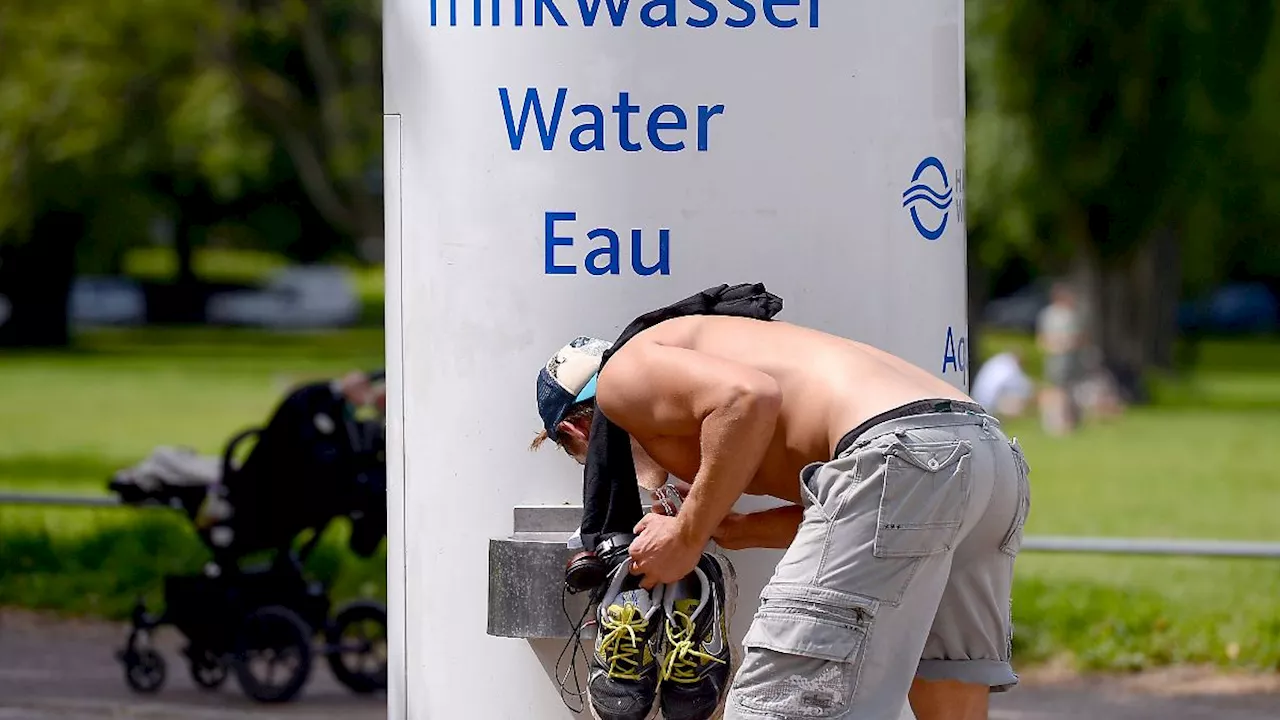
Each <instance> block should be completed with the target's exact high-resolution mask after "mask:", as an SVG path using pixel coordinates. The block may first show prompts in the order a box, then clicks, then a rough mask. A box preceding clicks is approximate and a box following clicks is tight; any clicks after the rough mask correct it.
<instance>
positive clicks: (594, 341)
mask: <svg viewBox="0 0 1280 720" xmlns="http://www.w3.org/2000/svg"><path fill="white" fill-rule="evenodd" d="M610 347H613V343H611V342H609V341H608V340H601V339H599V338H593V337H587V336H581V337H577V338H574V339H573V340H571V341H570V342H569V344H568V345H565V346H564V347H562V348H560V349H559V350H557V351H556V354H555V355H552V356H551V359H550V360H548V361H547V364H546V366H545V367H543V368H542V369H541V370H539V371H538V414H539V415H540V416H542V427H543V428H544V429H545V430H546V431H547V435H548V436H550V437H551V438H553V439H554V438H555V436H556V425H558V424H559V423H560V421H561V420H563V419H564V416H565V413H567V412H568V411H569V408H570V407H572V406H573V405H575V404H576V403H579V402H582V401H583V400H590V399H591V398H593V397H595V395H596V375H597V374H598V373H599V372H600V364H601V362H602V361H603V360H604V354H605V352H606V351H608V350H609V348H610Z"/></svg>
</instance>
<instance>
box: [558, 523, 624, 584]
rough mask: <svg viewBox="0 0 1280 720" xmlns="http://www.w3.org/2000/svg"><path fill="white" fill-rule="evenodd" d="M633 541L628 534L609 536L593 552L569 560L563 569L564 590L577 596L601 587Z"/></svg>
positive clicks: (588, 551) (577, 555)
mask: <svg viewBox="0 0 1280 720" xmlns="http://www.w3.org/2000/svg"><path fill="white" fill-rule="evenodd" d="M635 539H636V538H635V535H631V534H630V533H617V534H616V535H610V536H609V537H607V538H605V539H604V540H601V541H600V542H599V543H598V544H596V547H595V549H594V550H583V551H581V552H579V553H577V554H576V555H574V556H573V557H571V558H569V562H568V564H567V565H565V569H564V585H565V589H567V590H568V591H569V592H570V593H571V594H573V595H577V594H578V593H582V592H586V591H588V590H592V589H595V588H598V587H600V586H601V585H603V584H604V582H605V580H607V579H608V577H609V572H610V571H611V570H612V569H613V568H615V567H617V566H618V564H619V563H620V562H621V560H622V557H623V556H624V555H625V554H626V552H627V548H628V547H630V546H631V541H632V540H635Z"/></svg>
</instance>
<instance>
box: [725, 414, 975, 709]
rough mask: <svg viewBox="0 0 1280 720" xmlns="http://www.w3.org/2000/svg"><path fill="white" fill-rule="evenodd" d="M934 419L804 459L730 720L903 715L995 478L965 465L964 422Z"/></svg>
mask: <svg viewBox="0 0 1280 720" xmlns="http://www.w3.org/2000/svg"><path fill="white" fill-rule="evenodd" d="M939 417H940V418H943V417H951V418H952V419H951V422H952V427H942V428H932V429H925V430H911V431H906V432H903V433H901V434H893V433H889V434H886V435H882V436H880V437H878V438H876V439H874V440H872V441H871V442H869V443H867V444H865V445H855V446H854V448H853V449H851V450H850V451H849V452H848V453H846V454H845V455H844V456H842V457H841V458H838V459H836V460H834V461H832V462H829V463H826V464H822V465H813V466H810V467H809V468H806V470H805V473H804V475H803V477H802V482H801V489H802V491H803V493H804V496H805V519H804V522H803V523H802V524H801V527H800V530H799V533H798V534H797V536H796V540H795V542H793V543H792V545H791V547H790V549H788V551H787V553H786V554H785V555H784V557H783V558H782V560H781V561H780V562H779V564H778V568H777V570H776V571H775V573H774V575H773V578H772V579H771V580H770V582H769V585H768V586H767V587H766V588H765V590H764V592H763V593H762V595H761V605H760V609H759V610H758V611H757V613H756V616H755V619H754V620H753V621H752V624H751V627H750V628H749V629H748V631H747V634H746V638H745V639H744V643H743V644H744V645H745V653H744V658H743V662H742V666H741V668H740V669H739V671H738V674H737V675H736V677H735V679H734V683H733V686H732V689H731V690H730V693H729V698H728V701H727V703H726V710H725V718H726V719H727V720H765V719H767V720H775V719H776V718H780V717H781V718H792V717H806V718H841V719H843V720H862V719H864V718H865V719H867V720H872V719H876V720H879V719H881V718H896V717H897V716H898V714H899V713H900V712H901V710H902V706H903V703H904V701H905V700H906V697H907V693H908V691H909V690H910V688H911V684H912V678H913V676H914V675H915V673H916V670H917V668H918V666H919V663H920V657H921V654H922V652H923V650H924V648H925V644H926V640H927V639H928V635H929V629H930V626H931V625H932V623H933V616H934V613H935V610H936V608H937V607H938V603H939V601H940V600H941V598H942V595H943V591H944V589H945V587H946V582H947V577H948V574H949V571H950V568H951V562H952V548H953V547H954V546H955V544H956V543H958V542H959V540H960V539H961V538H962V537H963V533H964V532H966V528H967V527H968V526H970V525H972V524H973V523H974V522H975V521H976V519H977V518H978V517H981V515H982V513H983V510H984V505H985V501H986V497H987V496H988V494H989V487H990V485H989V481H988V480H986V479H984V478H983V477H981V476H979V475H976V474H974V473H972V472H971V471H970V462H971V458H970V456H971V447H972V444H973V443H972V442H971V441H969V440H967V439H965V437H964V436H965V435H968V434H971V430H969V429H966V428H972V425H956V424H955V422H956V421H955V420H954V417H953V416H939ZM939 422H945V420H939ZM975 424H976V421H975Z"/></svg>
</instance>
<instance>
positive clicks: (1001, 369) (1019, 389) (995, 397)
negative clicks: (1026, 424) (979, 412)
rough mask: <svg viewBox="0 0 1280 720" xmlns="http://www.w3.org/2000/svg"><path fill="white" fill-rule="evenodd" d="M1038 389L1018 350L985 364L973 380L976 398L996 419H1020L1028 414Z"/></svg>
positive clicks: (1006, 352) (994, 358) (1003, 353)
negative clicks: (1024, 367)
mask: <svg viewBox="0 0 1280 720" xmlns="http://www.w3.org/2000/svg"><path fill="white" fill-rule="evenodd" d="M1034 392H1035V386H1034V385H1033V384H1032V382H1031V378H1030V377H1028V376H1027V374H1026V372H1024V371H1023V369H1022V356H1021V354H1020V353H1018V352H1017V351H1014V350H1007V351H1005V352H1002V353H998V354H996V355H995V356H993V357H992V358H991V359H989V360H987V361H986V362H985V363H983V364H982V367H981V368H980V369H979V370H978V374H977V375H976V376H975V377H974V379H973V393H972V395H973V399H974V401H975V402H977V403H978V404H979V405H981V406H982V407H984V408H986V409H987V410H988V411H989V412H991V413H992V414H993V415H995V416H996V417H1019V416H1021V415H1022V414H1023V413H1024V412H1026V409H1027V404H1028V403H1030V402H1031V399H1032V395H1033V394H1034Z"/></svg>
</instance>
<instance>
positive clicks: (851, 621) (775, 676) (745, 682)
mask: <svg viewBox="0 0 1280 720" xmlns="http://www.w3.org/2000/svg"><path fill="white" fill-rule="evenodd" d="M766 593H768V589H766ZM872 607H873V605H870V604H869V605H867V606H857V605H853V604H848V605H843V604H835V603H830V602H825V601H823V602H814V601H813V600H812V599H807V598H800V597H785V596H775V597H764V599H762V601H761V605H760V609H759V610H758V611H757V612H756V616H755V619H754V620H753V621H752V623H751V627H750V628H748V630H747V633H746V636H745V637H744V638H743V641H742V644H743V646H744V647H745V648H746V650H747V653H748V660H747V661H746V663H745V664H744V672H743V674H741V675H740V676H739V678H738V680H736V681H735V686H736V688H735V689H736V692H735V693H734V702H735V703H736V704H738V705H741V706H742V707H743V708H744V709H746V710H749V711H752V712H756V713H767V714H770V715H773V716H779V717H788V718H790V717H806V718H841V717H844V716H845V714H846V713H848V712H849V709H850V708H851V707H852V704H853V697H854V692H855V691H856V690H857V685H858V674H859V670H860V669H861V667H862V656H863V647H864V645H865V643H866V638H867V634H868V631H869V628H870V623H871V618H872V617H873V616H874V614H873V613H874V611H873V610H872V609H871V608H872Z"/></svg>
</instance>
